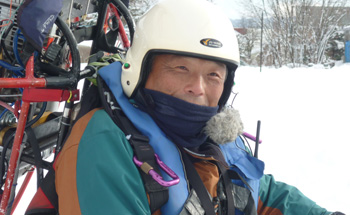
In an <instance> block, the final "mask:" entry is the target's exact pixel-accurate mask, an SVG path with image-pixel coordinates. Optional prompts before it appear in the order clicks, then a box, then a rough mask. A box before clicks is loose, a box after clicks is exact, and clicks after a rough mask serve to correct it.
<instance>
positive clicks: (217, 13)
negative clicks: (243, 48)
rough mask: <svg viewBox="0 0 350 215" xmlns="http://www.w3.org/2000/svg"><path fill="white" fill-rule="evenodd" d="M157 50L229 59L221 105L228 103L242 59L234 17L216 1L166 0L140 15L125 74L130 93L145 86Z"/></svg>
mask: <svg viewBox="0 0 350 215" xmlns="http://www.w3.org/2000/svg"><path fill="white" fill-rule="evenodd" d="M155 53H156V54H161V53H168V54H178V55H185V56H190V57H198V58H203V59H207V60H214V61H219V62H223V63H225V64H226V65H227V67H228V68H229V74H228V77H227V79H226V81H225V87H224V92H223V95H222V96H221V98H220V101H219V105H220V106H223V105H224V104H225V103H226V101H227V99H228V97H229V96H230V93H231V88H232V86H233V78H234V71H235V70H236V68H237V66H238V65H239V61H240V60H239V48H238V43H237V38H236V35H235V33H234V29H233V26H232V23H231V21H230V20H229V19H228V18H227V17H226V16H225V15H224V14H223V11H221V10H220V9H219V8H217V7H216V6H215V5H213V4H211V3H209V2H207V1H205V0H164V1H161V2H159V3H158V4H156V5H155V6H154V7H153V8H152V9H151V10H149V11H148V12H147V13H146V14H145V15H144V16H143V17H142V18H141V19H140V21H139V22H138V24H137V26H136V30H135V34H134V38H133V42H132V46H131V48H130V49H129V50H128V52H127V55H126V59H125V64H124V66H123V72H122V76H121V81H122V86H123V90H124V93H125V94H126V95H127V96H128V97H132V96H134V95H135V94H136V92H137V89H138V88H139V87H140V86H144V84H145V82H146V79H147V77H148V73H149V71H147V69H148V68H147V67H148V66H147V64H148V63H149V62H148V61H149V60H148V59H149V57H150V56H151V55H152V54H155Z"/></svg>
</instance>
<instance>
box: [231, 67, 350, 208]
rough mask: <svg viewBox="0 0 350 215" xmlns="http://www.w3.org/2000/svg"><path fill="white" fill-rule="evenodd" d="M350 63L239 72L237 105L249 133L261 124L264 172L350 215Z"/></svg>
mask: <svg viewBox="0 0 350 215" xmlns="http://www.w3.org/2000/svg"><path fill="white" fill-rule="evenodd" d="M349 80H350V64H343V65H337V66H335V67H333V68H332V69H324V68H322V67H321V66H320V67H317V66H315V67H313V68H296V69H290V68H280V69H272V68H263V69H262V72H260V68H257V67H240V68H239V69H238V71H237V73H236V79H235V82H236V85H235V87H234V91H235V92H238V93H239V94H238V95H237V97H236V99H235V101H234V103H233V105H234V107H235V108H236V109H238V110H239V111H240V113H241V117H242V120H243V122H244V124H245V131H247V132H249V133H252V134H255V132H256V123H257V120H261V132H260V136H261V139H262V140H263V143H262V144H261V145H260V147H259V158H260V159H262V160H263V161H265V166H266V168H265V170H266V171H265V173H268V174H273V175H274V176H275V178H276V180H279V181H283V182H286V183H288V184H292V185H295V186H296V187H298V188H299V190H301V191H302V192H303V193H304V194H305V195H306V196H308V197H310V198H311V199H312V200H314V201H315V202H316V203H317V204H319V205H320V206H322V207H325V208H327V209H328V210H330V211H335V210H338V211H342V212H344V213H345V214H350V204H349V193H350V167H349V166H350V154H349V153H350V139H349V137H348V135H349V134H350V96H349V93H350V84H349Z"/></svg>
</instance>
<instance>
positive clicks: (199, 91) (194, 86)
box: [185, 75, 205, 96]
mask: <svg viewBox="0 0 350 215" xmlns="http://www.w3.org/2000/svg"><path fill="white" fill-rule="evenodd" d="M204 89H205V82H204V80H203V77H202V76H200V75H193V76H191V77H190V79H189V80H188V83H187V85H186V88H185V91H186V92H187V93H189V94H192V95H194V96H201V95H203V94H204Z"/></svg>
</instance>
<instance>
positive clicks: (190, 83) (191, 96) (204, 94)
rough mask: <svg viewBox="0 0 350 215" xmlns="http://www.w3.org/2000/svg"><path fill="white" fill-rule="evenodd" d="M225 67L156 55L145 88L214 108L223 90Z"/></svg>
mask: <svg viewBox="0 0 350 215" xmlns="http://www.w3.org/2000/svg"><path fill="white" fill-rule="evenodd" d="M225 78H226V65H225V64H222V63H218V62H215V61H209V60H203V59H199V58H193V57H184V56H178V55H158V56H156V57H155V59H154V61H153V67H152V70H151V73H150V74H149V76H148V79H147V82H146V85H145V88H147V89H150V90H155V91H159V92H162V93H165V94H168V95H171V96H174V97H176V98H178V99H182V100H185V101H187V102H190V103H193V104H197V105H203V106H211V107H215V106H217V105H218V102H219V99H220V97H221V94H222V92H223V89H224V82H225Z"/></svg>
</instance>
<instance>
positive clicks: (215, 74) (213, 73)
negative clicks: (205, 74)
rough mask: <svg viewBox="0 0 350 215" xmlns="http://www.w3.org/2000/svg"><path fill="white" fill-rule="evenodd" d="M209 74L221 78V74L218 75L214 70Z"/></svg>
mask: <svg viewBox="0 0 350 215" xmlns="http://www.w3.org/2000/svg"><path fill="white" fill-rule="evenodd" d="M209 75H210V76H213V77H218V78H221V76H220V75H219V74H218V73H216V72H212V73H210V74H209Z"/></svg>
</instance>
